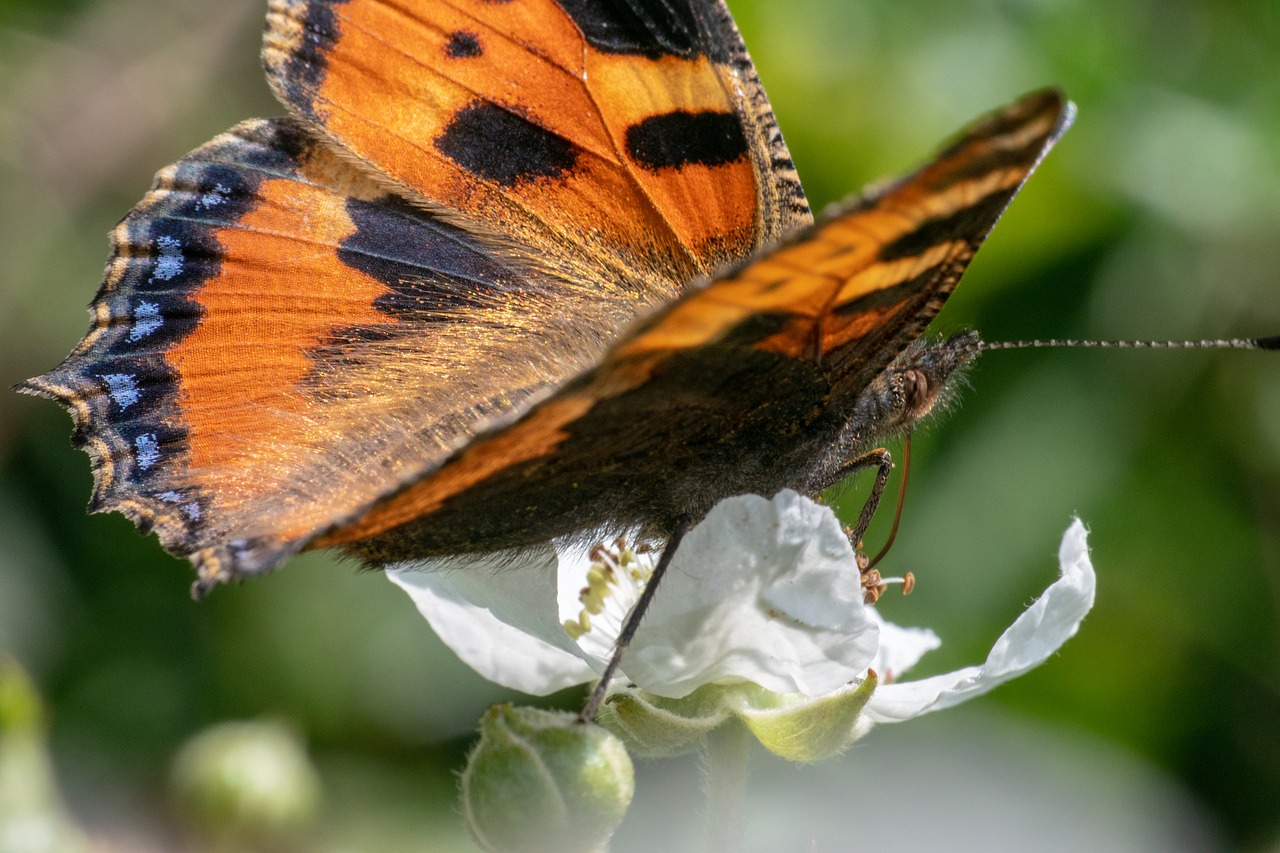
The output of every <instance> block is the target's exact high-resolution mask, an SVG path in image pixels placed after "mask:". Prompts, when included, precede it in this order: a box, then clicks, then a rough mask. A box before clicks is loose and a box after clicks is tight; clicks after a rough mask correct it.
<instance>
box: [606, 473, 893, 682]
mask: <svg viewBox="0 0 1280 853" xmlns="http://www.w3.org/2000/svg"><path fill="white" fill-rule="evenodd" d="M876 646H877V629H876V626H875V624H874V623H873V622H872V621H871V619H870V617H869V616H868V615H867V610H866V607H865V606H864V605H863V603H862V587H861V582H860V577H859V574H858V569H857V566H856V563H855V561H854V557H853V549H852V548H851V547H850V546H849V541H848V539H847V538H846V537H845V535H844V532H843V530H842V529H841V527H840V523H839V522H838V521H837V520H836V518H835V516H834V514H832V512H831V510H830V509H828V508H827V507H824V506H820V505H818V504H815V503H814V502H812V501H810V500H808V499H807V498H804V497H801V496H800V495H798V494H796V493H795V492H791V491H784V492H781V493H779V494H778V495H777V496H776V497H775V498H774V499H773V500H772V501H770V500H766V499H764V498H761V497H758V496H754V495H744V496H741V497H737V498H730V499H729V500H726V501H722V502H721V503H720V504H719V505H717V506H716V507H715V508H714V509H712V511H711V512H710V513H709V514H708V515H707V518H706V519H705V520H704V521H703V522H702V523H701V524H699V525H697V526H696V527H694V528H693V529H692V530H691V531H689V533H688V534H687V535H686V536H685V538H684V541H683V542H682V543H681V546H680V550H679V551H678V552H677V553H676V556H675V558H674V559H673V560H672V563H671V567H670V569H669V571H668V573H667V577H666V579H665V580H664V581H663V583H662V586H661V587H660V588H659V590H658V593H657V596H656V597H655V599H654V602H653V606H652V607H651V608H650V610H649V612H648V614H646V616H645V618H644V621H643V622H642V623H641V626H640V630H639V632H638V633H637V635H636V638H635V641H634V642H633V643H632V646H631V648H630V649H629V650H628V651H627V654H626V656H625V657H624V658H623V664H622V668H623V670H624V671H625V672H626V675H627V677H628V678H630V679H631V680H632V681H634V682H635V683H636V684H637V685H639V686H640V687H641V688H643V689H644V690H647V691H649V692H651V693H655V694H657V695H660V696H668V697H680V696H684V695H687V694H688V693H690V692H692V691H693V690H695V689H696V688H697V687H699V686H701V685H703V684H708V683H712V682H728V681H751V682H754V683H756V684H759V685H760V686H762V687H764V688H766V689H768V690H771V691H773V692H775V693H803V694H806V695H810V696H812V695H818V694H821V693H826V692H828V691H831V690H834V689H836V688H838V687H840V686H841V685H843V684H845V683H847V682H848V681H850V680H851V679H853V678H855V677H857V676H858V675H859V674H860V673H861V672H862V671H863V670H865V669H866V667H867V665H868V664H869V663H870V662H871V659H872V658H873V656H874V655H875V651H876Z"/></svg>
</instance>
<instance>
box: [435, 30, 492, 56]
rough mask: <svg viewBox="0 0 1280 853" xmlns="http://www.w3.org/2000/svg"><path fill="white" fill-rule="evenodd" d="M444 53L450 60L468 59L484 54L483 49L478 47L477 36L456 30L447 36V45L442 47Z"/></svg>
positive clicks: (478, 38)
mask: <svg viewBox="0 0 1280 853" xmlns="http://www.w3.org/2000/svg"><path fill="white" fill-rule="evenodd" d="M444 52H445V55H446V56H448V57H449V58H450V59H470V58H472V57H474V56H479V55H480V54H482V53H484V48H483V47H481V46H480V37H479V36H478V35H476V34H475V33H469V32H466V31H465V30H458V31H456V32H453V33H450V34H449V43H448V44H446V45H445V46H444Z"/></svg>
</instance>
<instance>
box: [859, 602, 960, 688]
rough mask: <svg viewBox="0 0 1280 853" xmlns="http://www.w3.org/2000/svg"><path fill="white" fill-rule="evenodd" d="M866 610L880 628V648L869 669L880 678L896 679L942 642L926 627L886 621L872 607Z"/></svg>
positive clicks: (884, 679)
mask: <svg viewBox="0 0 1280 853" xmlns="http://www.w3.org/2000/svg"><path fill="white" fill-rule="evenodd" d="M867 612H868V613H869V614H870V615H871V619H872V621H874V622H875V623H876V625H877V626H879V628H880V649H879V650H878V651H877V652H876V657H875V660H873V661H872V662H871V668H872V669H874V670H875V671H876V674H877V675H879V676H880V678H881V680H882V681H896V680H897V679H898V677H899V676H900V675H902V673H904V672H906V671H907V670H908V669H910V668H911V667H913V666H915V665H916V664H917V663H919V662H920V658H922V657H924V656H925V654H927V653H928V652H931V651H933V650H934V649H936V648H938V646H941V645H942V641H941V640H939V639H938V635H937V634H935V633H933V632H932V631H930V630H929V629H928V628H903V627H901V626H899V625H895V624H893V623H892V622H886V621H884V619H883V618H882V617H881V616H880V614H879V613H878V612H876V609H875V608H874V607H868V608H867Z"/></svg>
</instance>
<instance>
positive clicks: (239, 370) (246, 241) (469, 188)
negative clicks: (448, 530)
mask: <svg viewBox="0 0 1280 853" xmlns="http://www.w3.org/2000/svg"><path fill="white" fill-rule="evenodd" d="M467 5H468V6H469V7H474V8H472V12H473V13H474V15H473V16H472V17H466V16H463V17H464V18H466V20H465V21H464V20H463V19H462V18H459V17H458V16H459V15H460V14H461V13H459V12H458V8H459V7H460V4H457V3H451V2H446V0H414V2H401V3H397V4H389V3H383V2H378V0H350V2H310V3H279V2H277V3H274V4H273V5H272V11H271V17H270V22H269V28H268V34H267V46H266V48H265V50H264V54H265V57H266V61H267V65H268V68H269V72H270V74H271V77H272V80H273V82H275V84H276V85H277V89H278V90H279V91H280V92H281V94H282V96H284V97H286V98H287V99H289V103H290V106H291V107H293V108H294V109H295V111H296V112H298V113H299V114H300V115H301V116H303V117H304V119H287V120H268V121H256V122H247V123H245V124H244V125H241V126H240V127H238V128H236V129H234V130H233V131H231V132H230V133H228V134H226V135H224V136H222V137H220V138H219V139H217V140H214V141H213V142H211V143H209V144H208V145H206V146H203V147H202V148H200V149H198V150H197V151H195V152H192V154H190V155H188V156H187V157H185V158H183V160H181V161H179V162H178V163H176V164H174V165H173V166H172V167H170V168H168V169H166V170H164V171H162V172H161V173H160V174H159V175H158V176H157V181H156V184H155V186H154V187H153V189H152V191H151V192H150V193H149V194H148V195H147V197H146V198H145V199H144V200H143V201H142V202H141V203H140V204H139V205H138V207H137V208H135V209H134V211H132V212H131V213H130V214H129V216H127V217H126V218H125V219H124V220H123V221H122V223H121V224H120V226H119V227H118V228H117V229H116V232H115V234H114V236H113V253H112V257H111V260H110V262H109V264H108V269H107V275H106V279H105V281H104V283H103V287H102V290H101V291H100V293H99V295H98V297H97V299H96V300H95V302H94V305H93V309H92V310H93V314H94V323H93V328H92V329H91V330H90V332H89V334H88V336H86V338H85V339H84V341H82V342H81V344H80V345H79V346H78V347H77V348H76V350H75V351H74V352H73V353H72V355H71V356H70V357H69V358H68V359H67V361H66V362H64V364H63V365H61V366H60V367H59V368H57V369H56V370H54V371H52V372H50V373H49V374H46V375H45V376H42V377H38V378H36V379H33V380H31V381H29V382H28V383H27V384H26V386H25V389H26V390H28V391H31V392H34V393H37V394H42V395H44V396H48V397H51V398H53V399H56V400H58V401H60V402H62V403H63V404H64V405H66V406H67V407H68V408H69V409H70V410H71V411H72V413H73V415H74V417H75V419H76V424H77V428H76V440H77V442H78V443H80V444H81V445H83V446H85V447H86V449H87V450H88V451H89V452H90V455H91V457H92V458H93V461H94V468H95V496H94V501H93V508H94V509H97V510H101V511H105V510H118V511H121V512H124V513H125V514H127V515H129V516H130V517H131V518H133V519H134V520H135V521H137V522H138V523H139V525H140V526H141V527H143V528H144V529H151V528H154V529H155V530H156V531H157V533H158V534H159V536H160V539H161V541H162V543H163V544H164V545H165V546H166V548H168V549H169V550H171V551H172V552H174V553H176V554H179V555H182V556H192V558H193V560H195V561H196V562H197V563H198V564H200V565H201V566H202V569H201V571H202V573H204V574H208V575H219V574H220V573H226V574H245V573H252V572H254V571H257V570H261V569H264V568H267V567H270V566H273V565H277V564H278V563H279V562H281V561H282V560H283V559H284V558H285V557H287V556H288V555H289V554H290V553H293V552H294V551H296V550H298V549H299V548H301V547H304V546H305V545H306V544H307V543H308V542H310V541H312V540H313V539H314V538H315V537H316V536H317V535H318V534H319V533H320V532H321V531H323V530H326V529H329V528H331V527H333V526H334V525H335V524H336V523H345V522H349V521H351V520H354V519H355V518H357V517H358V516H359V515H360V514H361V513H362V512H364V511H365V510H366V509H367V508H368V507H369V506H370V505H372V504H373V503H375V502H376V501H377V500H378V499H380V498H381V497H382V496H384V495H386V494H388V493H391V492H394V491H396V490H398V489H400V488H403V487H404V485H405V484H406V483H407V482H409V481H410V480H411V479H412V478H415V477H419V476H421V475H422V473H423V472H424V471H428V470H431V469H433V468H434V467H436V466H438V465H439V464H440V463H441V462H442V461H443V460H444V459H445V458H447V457H448V456H449V454H451V453H452V452H454V451H456V450H458V449H459V448H461V447H463V446H465V444H466V443H467V442H468V441H469V440H470V438H471V437H472V436H474V435H475V434H477V433H479V432H481V431H484V430H491V429H494V428H496V427H499V426H501V425H503V424H506V423H510V422H512V421H513V420H515V419H516V418H517V417H518V416H519V414H520V413H521V412H523V411H524V410H526V409H527V408H528V407H529V406H530V405H532V404H533V403H535V402H537V400H539V399H542V398H543V397H545V396H546V395H547V394H549V393H550V392H551V391H553V390H554V388H555V387H556V386H558V385H559V384H561V383H562V382H563V381H565V380H566V379H568V378H569V377H572V376H574V375H576V374H578V373H579V372H581V371H582V370H583V369H585V368H586V367H588V366H590V365H591V364H594V363H595V362H596V361H597V360H598V358H599V357H600V355H601V354H602V353H603V352H604V351H605V350H606V349H607V347H608V345H609V344H610V343H611V342H612V341H613V340H614V339H615V338H616V337H617V335H618V334H619V332H620V330H621V329H622V328H623V327H624V326H625V325H626V324H627V323H628V321H630V320H631V319H633V318H634V317H636V316H637V315H639V314H641V313H643V312H645V311H647V310H649V309H650V308H651V307H652V306H654V305H657V304H662V303H664V302H666V301H667V300H669V299H670V298H671V297H672V296H674V295H676V294H678V293H679V292H681V291H682V290H683V289H684V288H685V287H686V286H687V284H688V283H689V281H690V280H692V278H694V277H695V276H696V275H697V274H698V273H700V272H703V271H706V270H708V269H710V268H711V267H713V266H714V265H716V264H719V263H721V262H723V261H733V260H740V259H741V258H742V257H745V256H746V255H747V254H748V253H750V252H752V251H754V250H755V249H756V248H757V247H758V246H760V245H763V244H764V243H765V242H767V241H770V240H773V239H776V237H777V236H778V235H780V234H782V233H786V232H787V231H788V230H790V229H792V228H794V227H796V226H797V225H800V224H803V223H804V222H806V221H808V218H809V217H808V211H807V207H806V206H805V203H804V198H803V195H802V193H801V192H800V189H799V185H798V183H797V182H796V179H795V175H794V171H793V170H792V169H791V167H790V162H789V160H788V158H787V155H786V149H785V147H784V146H783V145H782V142H781V138H780V136H779V135H778V133H777V128H776V127H775V126H774V124H773V120H772V116H771V114H770V113H769V111H768V106H767V103H766V102H765V100H764V95H763V93H762V92H761V91H760V89H759V84H758V82H757V81H756V80H755V77H754V72H753V71H752V70H751V67H750V63H749V61H748V60H747V58H746V55H745V52H744V51H743V50H742V47H741V42H740V40H739V39H738V37H737V34H736V31H735V30H734V29H733V26H732V22H731V21H730V20H729V18H728V15H727V12H726V11H725V10H724V8H723V6H722V5H721V4H718V3H702V2H700V3H697V4H682V3H677V4H665V6H664V8H668V9H670V10H673V11H671V15H673V16H674V17H673V18H671V20H670V21H667V24H666V25H665V26H667V29H670V27H675V30H674V32H678V33H679V38H678V39H677V41H678V44H676V43H674V42H673V43H672V44H673V45H674V46H673V47H672V51H667V50H666V49H665V48H663V49H658V48H655V47H654V45H653V44H651V43H650V42H649V41H644V39H646V38H649V36H645V33H649V34H650V35H651V36H652V35H653V33H654V32H658V33H661V32H665V31H666V30H663V29H662V28H661V27H659V28H658V30H656V31H655V30H650V29H648V28H647V27H648V26H649V25H647V24H645V23H644V22H639V23H637V22H636V21H635V20H633V19H632V18H631V17H628V16H629V15H630V13H627V12H625V11H623V12H613V11H609V10H608V9H606V7H605V6H603V5H597V4H584V3H582V2H578V0H573V1H572V2H571V0H566V2H565V4H564V8H571V9H574V10H575V15H576V17H575V15H570V14H569V13H567V12H565V11H564V9H563V8H561V7H560V6H556V5H553V4H543V5H542V6H541V7H539V8H538V9H536V10H534V9H533V7H532V6H531V4H529V3H526V2H523V0H522V2H519V3H504V4H484V3H474V4H467ZM619 8H622V7H619ZM619 14H621V15H622V17H620V18H619V17H617V15H619ZM583 15H588V16H590V20H589V21H587V23H588V24H589V26H587V27H586V30H587V31H589V32H590V33H595V34H596V35H584V30H583V29H580V28H579V24H580V23H581V22H583V21H584V20H586V19H584V18H583ZM446 25H447V26H446ZM464 25H465V27H464ZM637 26H639V27H640V29H638V30H637V29H636V27H637ZM654 26H657V25H656V24H655V25H654ZM450 27H451V28H452V29H449V28H450ZM601 32H603V33H605V35H604V36H601V38H603V39H604V42H603V43H608V44H610V45H612V46H611V47H610V48H609V49H608V50H596V49H595V48H592V47H590V44H591V40H592V39H593V38H596V37H597V36H598V35H599V34H600V33H601ZM617 32H622V33H627V32H631V33H633V34H634V35H636V37H639V38H641V41H644V43H643V44H639V45H632V44H631V42H630V41H628V40H627V39H623V42H622V43H615V42H614V41H610V39H613V38H614V36H611V35H608V33H617ZM442 34H443V35H442ZM438 37H443V38H444V40H443V41H441V40H440V38H438ZM628 38H630V37H628ZM653 38H658V36H653ZM665 38H666V37H665V36H662V37H661V38H660V40H659V41H660V42H661V43H662V44H665V43H666V41H665ZM597 40H599V39H597ZM615 41H616V40H615ZM632 41H634V39H632ZM472 42H475V43H474V44H473V43H472ZM574 56H576V57H577V62H578V64H577V65H573V64H572V62H571V59H572V57H574ZM498 59H500V62H499V61H497V60H498ZM463 60H466V62H462V61H463ZM583 63H586V64H583ZM433 69H434V70H433ZM610 69H611V70H610ZM628 69H629V70H628ZM588 70H589V71H590V73H591V74H592V75H593V76H592V78H591V80H592V82H591V85H587V82H586V81H585V80H584V78H583V76H582V75H583V74H585V73H586V72H587V71H588ZM570 72H573V73H570ZM574 73H576V74H577V75H578V76H577V77H574V76H573V74H574ZM424 74H425V75H427V77H429V78H430V81H432V82H431V85H430V86H426V85H425V83H424V80H426V79H427V78H424V77H422V76H421V75H424ZM433 74H434V75H436V76H434V77H433V76H431V75H433ZM440 74H444V76H443V77H442V76H440ZM610 74H612V75H613V76H612V78H610V77H609V75H610ZM415 75H417V76H415ZM547 75H550V77H548V76H547ZM566 75H567V76H566ZM446 77H447V78H448V79H447V80H446V79H445V78H446ZM437 78H438V79H437ZM552 78H554V80H555V81H558V82H555V83H554V85H553V84H552V82H551V81H552ZM607 79H613V82H612V83H610V84H609V87H606V88H604V89H602V88H600V87H601V86H603V85H604V84H605V82H606V80H607ZM321 84H323V85H321ZM424 86H425V88H424ZM459 86H461V87H462V88H461V89H459ZM547 87H551V88H547ZM461 90H466V91H467V92H470V93H471V96H469V97H468V98H467V99H465V100H459V92H460V91H461ZM553 90H554V91H553ZM343 92H345V93H346V97H348V100H347V101H345V102H344V101H343V100H342V98H341V97H339V95H340V94H341V93H343ZM481 93H488V94H487V95H483V96H482V95H481ZM730 93H737V94H730ZM624 94H625V95H626V96H627V97H628V98H631V100H628V101H626V103H621V104H619V103H615V101H616V100H617V99H618V98H620V97H621V96H622V95H624ZM303 95H306V100H304V101H299V100H297V98H299V97H301V96H303ZM552 95H554V97H553V96H552ZM642 96H643V98H647V99H648V100H647V101H646V100H644V99H643V98H642ZM548 99H549V100H548ZM642 104H644V105H648V106H652V105H654V104H663V105H665V108H666V112H661V113H658V114H650V115H648V116H647V118H648V119H657V120H656V121H648V122H646V121H645V120H644V119H642V118H639V113H637V112H636V110H638V109H640V108H641V106H640V105H642ZM648 106H646V107H645V108H648ZM477 117H479V118H477ZM628 122H630V124H628ZM637 126H638V127H637ZM708 127H711V128H713V129H714V128H718V129H719V136H718V137H716V136H714V135H713V138H712V141H711V142H710V143H708V142H706V140H705V138H704V137H705V133H704V132H703V131H705V130H706V129H707V128H708ZM430 128H435V129H436V131H437V136H436V137H431V136H429V135H428V136H425V137H424V136H421V135H420V134H421V133H424V132H426V131H427V130H429V129H430ZM512 128H515V130H512V131H511V133H507V134H505V135H504V129H506V130H511V129H512ZM629 131H630V133H629ZM512 134H514V135H512ZM700 140H701V141H700ZM495 141H498V142H505V143H506V147H505V148H502V149H501V150H500V151H499V152H498V153H496V154H494V153H492V151H491V149H492V148H493V146H492V145H491V144H490V143H493V142H495ZM740 143H741V144H740ZM624 144H625V145H626V146H628V147H627V149H626V152H627V153H625V154H621V155H620V154H619V153H618V152H619V148H618V146H619V145H624ZM486 145H488V148H486V147H485V146H486ZM486 151H489V152H490V153H488V154H486V153H485V152H486ZM555 151H559V152H561V153H562V154H563V155H564V156H563V158H562V159H561V161H557V162H562V165H563V168H560V167H559V166H557V167H556V168H551V167H550V166H549V165H548V163H549V162H550V161H548V160H547V159H546V156H547V155H548V152H552V153H554V152H555ZM415 152H416V154H415ZM353 154H354V155H355V156H352V155H353ZM417 155H421V156H417ZM557 156H558V155H557ZM475 158H479V159H478V160H477V159H475ZM553 159H554V158H553ZM371 164H372V165H371ZM695 202H696V203H695ZM721 218H723V221H719V220H720V219H721ZM717 222H718V224H717ZM249 543H253V545H252V547H250V544H249Z"/></svg>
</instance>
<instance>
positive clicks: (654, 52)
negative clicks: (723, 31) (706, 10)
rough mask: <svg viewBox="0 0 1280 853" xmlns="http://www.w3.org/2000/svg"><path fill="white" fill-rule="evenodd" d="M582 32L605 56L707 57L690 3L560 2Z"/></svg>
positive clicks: (620, 0) (618, 0) (562, 0)
mask: <svg viewBox="0 0 1280 853" xmlns="http://www.w3.org/2000/svg"><path fill="white" fill-rule="evenodd" d="M556 2H557V3H558V4H559V5H560V8H561V9H564V11H565V13H566V14H567V15H568V16H569V17H570V18H572V19H573V22H574V23H575V24H577V25H578V29H579V30H581V31H582V36H583V38H585V39H586V40H587V44H589V45H591V46H592V47H594V48H595V49H596V50H599V51H602V52H604V53H622V54H636V55H639V56H645V57H648V58H650V59H657V58H658V57H660V56H680V57H683V58H685V59H692V58H693V57H695V56H699V55H700V54H702V53H705V52H706V51H705V49H704V47H705V46H704V44H703V41H704V40H703V37H702V33H701V30H700V29H699V27H698V21H697V18H696V14H697V13H696V12H695V11H694V10H693V8H692V7H691V5H690V4H688V3H636V2H635V0H556Z"/></svg>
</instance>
